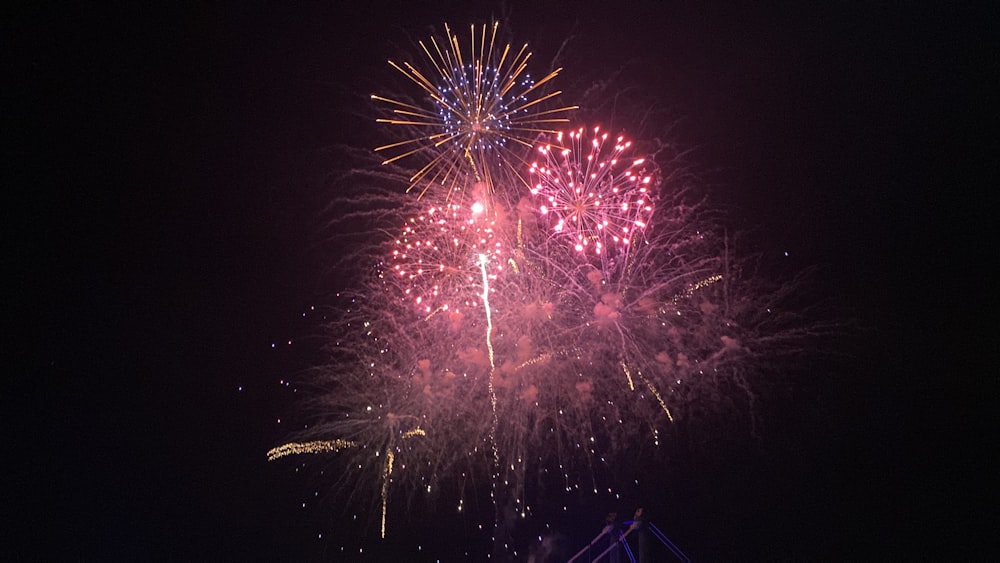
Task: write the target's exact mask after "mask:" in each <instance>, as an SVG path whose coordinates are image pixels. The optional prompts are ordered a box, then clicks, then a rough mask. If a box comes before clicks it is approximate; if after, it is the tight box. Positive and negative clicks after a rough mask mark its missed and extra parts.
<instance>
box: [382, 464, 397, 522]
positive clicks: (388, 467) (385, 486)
mask: <svg viewBox="0 0 1000 563" xmlns="http://www.w3.org/2000/svg"><path fill="white" fill-rule="evenodd" d="M395 459H396V457H395V456H394V455H393V454H392V449H390V448H386V449H385V470H384V471H383V472H382V539H385V510H386V505H388V504H389V476H390V475H392V462H393V461H394V460H395Z"/></svg>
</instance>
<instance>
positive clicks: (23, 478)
mask: <svg viewBox="0 0 1000 563" xmlns="http://www.w3.org/2000/svg"><path fill="white" fill-rule="evenodd" d="M465 4H466V3H464V2H434V3H423V2H412V3H408V4H407V5H406V7H405V8H404V7H397V6H395V5H394V4H391V3H385V2H375V3H373V4H371V5H370V6H368V7H362V6H356V5H351V6H349V7H343V8H341V7H336V6H332V5H327V6H316V5H309V6H308V7H302V6H298V7H286V6H283V5H280V4H270V3H254V4H249V5H247V4H215V5H209V6H201V5H196V4H195V5H172V6H169V7H166V6H162V5H158V6H154V7H135V6H131V5H122V6H118V7H103V8H95V7H91V6H72V5H71V6H40V5H36V4H27V5H15V6H8V7H5V8H4V9H3V10H4V12H3V34H2V35H3V40H2V41H3V55H2V57H3V59H2V60H3V75H4V77H3V84H4V86H3V87H2V89H0V91H2V99H3V109H2V115H0V119H2V128H3V132H4V133H3V136H4V145H5V148H4V163H3V171H2V174H3V177H2V178H3V187H4V189H5V195H6V198H5V203H4V205H3V209H4V211H3V215H4V220H3V223H4V231H5V232H6V235H5V236H4V241H3V249H4V252H3V265H4V268H3V270H4V278H5V280H6V282H5V284H4V286H5V287H6V290H5V292H4V293H5V298H4V299H3V302H4V303H5V307H4V309H5V313H6V314H5V315H4V317H6V318H5V323H4V325H5V326H6V327H7V328H6V329H5V330H4V335H3V338H2V344H0V352H2V355H3V360H4V375H3V377H2V387H0V390H2V391H0V401H2V404H0V406H2V411H0V417H2V419H0V420H2V433H3V434H2V435H3V449H4V455H3V459H4V461H3V463H2V465H0V467H2V470H0V472H2V473H0V474H2V476H3V479H2V480H3V494H2V501H0V504H2V505H3V510H0V514H2V515H3V518H4V521H3V522H2V531H0V534H2V535H0V540H2V541H0V558H2V559H5V560H24V561H32V560H83V561H107V560H306V559H324V558H327V559H329V558H334V557H335V555H336V554H338V553H339V551H338V550H339V547H340V545H344V542H346V543H347V544H349V545H355V544H357V543H358V542H359V540H357V539H356V538H350V536H351V535H352V534H353V533H354V532H353V530H352V528H351V526H352V524H351V523H350V522H332V521H329V520H326V519H325V515H327V514H328V513H329V512H330V511H329V510H327V509H325V508H323V507H316V508H314V507H312V506H310V507H309V508H308V509H305V510H303V509H302V508H301V501H302V499H303V498H304V497H306V496H307V495H308V494H309V493H310V491H312V490H313V489H314V488H316V485H315V483H314V482H313V481H310V479H311V478H310V477H304V476H301V475H297V474H296V473H295V472H294V471H293V464H285V465H268V464H267V463H266V461H265V458H264V452H266V451H267V449H268V448H270V447H272V446H274V445H276V444H278V443H280V442H281V440H282V438H283V437H284V436H285V433H286V432H287V431H288V429H286V428H285V426H282V424H285V425H286V426H287V424H288V422H287V420H288V419H286V422H284V423H279V422H278V419H280V418H282V417H292V418H294V405H295V402H294V399H295V396H296V391H295V389H296V387H295V386H294V385H289V386H286V385H284V384H283V382H284V381H289V380H291V381H292V382H295V381H296V380H297V379H298V378H300V377H301V376H302V370H303V369H305V368H306V367H308V366H310V365H314V364H315V363H316V362H318V361H320V359H321V358H320V357H319V355H318V354H317V352H316V339H315V338H312V337H314V336H315V335H316V334H317V333H318V327H319V325H320V321H321V319H318V318H316V315H315V314H314V313H313V310H312V309H310V308H311V307H317V308H318V309H320V310H322V308H323V306H324V305H326V304H329V301H330V295H331V294H332V292H334V291H336V290H337V289H339V287H338V284H340V283H341V280H339V279H338V277H337V274H336V272H333V271H330V268H329V264H330V263H331V262H332V258H333V255H334V254H336V252H337V250H336V248H335V247H331V245H329V244H326V243H324V238H323V237H324V235H323V223H324V221H325V220H326V218H328V216H325V215H324V214H323V213H322V210H323V208H324V207H325V205H326V203H327V202H328V201H329V197H330V182H329V180H328V177H329V175H330V173H331V172H333V171H334V170H336V168H337V166H338V163H337V162H336V161H335V159H334V158H333V157H332V156H330V155H331V154H334V152H333V151H331V150H330V149H331V147H334V146H336V145H338V144H341V143H343V144H348V145H352V146H359V147H364V146H374V144H375V143H377V142H378V140H379V137H378V130H377V129H376V128H375V127H374V126H373V124H372V123H371V114H370V111H369V108H368V107H367V105H366V104H367V103H368V102H367V101H366V97H367V94H369V93H370V92H372V91H377V90H379V88H380V82H379V80H380V79H381V78H382V77H386V76H389V74H388V72H387V66H386V64H385V59H386V58H387V57H388V56H393V55H396V54H397V53H398V52H400V50H404V49H405V50H412V47H411V43H409V42H410V40H411V38H424V37H426V36H427V35H429V34H430V32H431V28H432V26H433V27H434V28H435V29H440V26H441V23H442V22H445V21H447V22H450V23H451V24H453V26H454V27H455V28H457V29H459V30H465V29H466V27H467V24H468V23H469V22H471V21H475V22H479V23H482V22H484V21H487V20H488V19H489V18H490V17H502V16H507V22H506V27H507V28H508V29H509V30H510V31H511V32H512V33H513V34H514V37H515V38H516V39H517V40H518V41H528V42H530V44H531V45H532V48H533V50H534V52H535V56H536V58H537V60H536V63H537V66H535V67H533V68H536V70H538V71H540V70H541V69H542V68H544V67H545V66H547V64H548V61H550V60H552V58H553V57H555V55H556V52H557V50H558V49H559V47H560V45H561V44H562V42H563V40H564V39H566V38H568V37H573V38H574V39H573V41H571V42H570V43H569V45H570V46H571V47H572V51H570V52H569V53H568V54H566V58H565V60H564V61H563V62H564V64H565V65H566V66H567V68H566V70H565V71H564V74H563V76H562V77H561V78H560V79H561V80H563V79H565V81H564V82H561V83H560V86H561V87H563V89H566V90H567V92H568V95H567V96H566V99H567V101H571V98H572V96H571V95H570V94H571V92H569V84H572V82H573V80H574V79H573V78H572V77H573V76H574V74H576V75H577V76H579V77H594V76H600V75H601V74H602V73H605V72H606V73H613V72H615V71H618V70H620V69H628V71H629V73H630V74H629V77H630V79H631V80H632V81H633V82H634V83H636V84H640V85H641V86H642V87H643V89H644V91H645V93H646V95H647V96H650V95H651V96H652V97H653V98H655V99H656V101H657V103H659V104H662V107H664V108H667V109H668V110H669V113H670V115H672V116H675V117H676V118H677V119H676V120H675V121H672V123H673V124H674V126H675V129H674V132H675V134H676V137H677V142H678V143H680V144H682V145H686V146H690V147H694V148H695V152H694V153H693V154H694V156H693V158H694V160H695V161H697V162H698V163H700V164H701V165H702V166H704V167H705V168H706V170H710V173H708V174H706V177H707V178H709V179H710V182H709V183H710V184H711V186H710V190H711V192H712V195H713V198H714V200H715V201H717V202H719V203H720V204H722V205H724V206H725V207H727V208H728V209H730V210H731V214H730V219H729V220H730V223H731V224H732V226H733V227H734V228H738V229H746V230H748V231H750V232H751V233H752V237H751V240H752V241H753V245H754V249H755V250H758V251H760V252H763V253H764V254H765V255H767V256H772V257H778V256H781V257H782V258H783V257H784V253H785V252H788V254H789V256H788V257H787V259H786V261H785V262H784V263H783V265H782V266H780V268H781V269H784V270H786V271H793V270H796V269H800V268H805V267H809V266H817V267H818V268H819V272H820V273H819V275H818V286H819V287H818V288H817V292H816V294H817V295H820V296H822V298H823V300H824V302H825V303H827V304H828V305H831V306H832V310H833V311H834V312H835V313H836V315H837V316H838V318H842V319H848V320H849V321H850V322H849V323H847V326H849V327H850V330H849V331H848V333H849V334H848V336H847V337H845V338H842V339H840V340H838V341H837V346H838V347H839V348H838V349H837V350H836V352H838V353H837V354H836V357H837V359H836V360H832V361H830V362H829V363H828V364H825V365H821V366H817V369H816V370H815V371H814V372H812V373H809V374H805V375H803V376H800V377H799V379H798V380H797V382H796V384H795V385H793V386H791V387H788V388H784V389H781V390H779V391H776V392H775V393H774V395H773V397H772V398H771V400H769V401H767V402H766V405H765V412H764V414H765V415H766V419H765V424H766V426H767V429H768V432H767V433H766V435H765V437H764V438H763V439H762V441H760V442H757V443H750V444H745V445H742V446H740V447H736V448H732V447H731V444H732V441H731V440H728V439H726V440H720V443H724V444H726V445H725V446H721V445H720V446H719V447H718V448H717V449H716V450H713V449H712V448H701V449H699V450H697V451H694V452H691V457H690V459H687V460H684V459H682V460H680V461H677V462H676V463H675V466H673V467H672V468H671V469H670V478H669V479H664V480H663V481H664V482H663V483H660V485H662V486H661V488H660V489H657V491H658V492H651V491H647V494H648V497H647V499H646V500H647V501H648V500H653V502H652V503H648V502H647V504H651V505H652V506H650V510H651V513H652V518H653V521H654V522H657V523H658V524H659V525H660V526H661V528H663V529H664V531H665V532H666V533H667V534H668V535H669V536H671V538H672V539H673V540H674V541H675V542H676V543H678V544H679V545H680V546H681V547H682V548H683V549H684V550H685V551H686V552H687V553H688V554H689V555H690V556H692V557H693V558H695V559H702V560H719V559H722V560H727V559H728V560H732V559H743V560H755V559H819V560H824V559H835V558H841V557H848V558H851V559H877V558H893V559H895V558H900V559H901V558H905V557H911V556H916V557H919V558H931V557H941V556H943V557H948V558H952V557H954V558H965V557H970V556H971V557H974V558H979V557H984V558H989V556H993V557H995V556H996V555H997V553H996V541H995V538H994V535H995V530H996V524H997V509H996V506H997V502H996V501H997V495H996V490H995V487H994V486H992V485H988V484H987V483H988V481H980V480H979V477H980V476H982V475H990V474H995V473H996V471H995V465H993V464H992V463H987V459H988V457H991V456H992V455H993V454H992V452H993V451H994V450H995V445H994V446H990V445H989V444H991V443H994V444H995V438H994V436H995V434H993V433H992V432H991V428H990V425H988V424H987V423H988V422H992V420H993V419H994V418H995V417H993V416H989V415H987V410H986V408H985V406H986V404H987V402H988V399H989V398H990V397H991V396H995V391H994V392H989V391H988V389H989V388H992V387H991V386H990V385H989V381H990V380H992V379H994V378H993V376H992V375H991V374H993V373H995V372H996V368H995V366H991V367H989V368H982V367H980V362H981V361H982V360H984V359H988V358H990V357H992V358H993V359H995V356H996V351H997V346H996V344H995V339H994V338H992V337H991V336H992V335H991V333H994V332H995V330H990V327H992V326H993V325H994V324H995V322H989V323H988V324H987V319H989V321H993V320H994V319H993V318H992V317H993V314H992V313H994V312H995V311H996V298H995V296H994V295H993V293H992V291H990V290H991V289H992V288H990V285H991V284H990V280H991V278H992V272H993V270H994V269H995V264H996V258H995V255H996V251H995V248H993V247H992V246H990V245H989V243H988V240H987V239H988V236H987V235H988V231H987V230H986V228H987V226H989V225H991V224H992V223H987V217H989V216H990V215H991V214H992V213H991V212H992V211H993V209H994V205H993V201H994V199H995V198H993V196H992V193H991V192H992V190H993V187H994V186H993V184H994V183H995V180H994V179H995V178H996V172H997V170H996V168H997V167H996V164H995V159H996V154H997V151H996V149H997V142H996V137H995V136H994V135H993V134H992V133H991V131H992V130H993V129H994V128H995V127H994V126H995V124H996V111H995V109H994V108H991V107H989V106H988V105H987V100H988V99H989V97H990V96H989V93H990V91H991V90H995V84H993V85H990V84H989V82H988V81H987V80H980V76H983V77H988V76H993V77H994V78H995V76H996V73H995V72H989V69H990V67H992V66H994V65H993V63H992V59H993V58H994V57H995V53H993V52H992V51H991V50H988V49H986V48H985V45H986V44H987V41H988V40H989V38H990V29H989V26H990V22H995V21H997V19H996V16H997V14H996V13H995V11H994V10H993V9H981V10H971V9H963V10H959V9H953V8H945V7H938V8H918V7H913V6H911V7H908V8H905V9H904V8H896V9H890V8H877V7H869V6H861V5H858V6H856V5H841V4H834V5H831V6H827V7H823V8H812V7H810V8H807V7H804V6H798V5H795V4H793V5H789V6H772V7H754V8H742V9H730V8H725V9H723V8H719V7H716V6H712V5H699V6H681V7H669V6H661V5H660V4H659V3H656V2H634V3H633V2H619V3H600V4H601V6H600V7H592V8H588V7H585V5H584V7H581V5H580V4H578V3H570V2H565V3H564V2H533V3H519V2H516V3H512V4H510V5H509V6H507V7H501V6H500V5H496V6H493V7H487V8H483V9H479V10H472V9H470V8H468V7H467V6H465ZM428 5H432V6H434V7H428ZM571 65H576V68H573V66H571ZM637 69H639V70H637ZM987 315H988V316H987ZM289 340H291V341H292V344H289ZM272 344H274V347H272ZM683 453H684V451H683V450H679V454H678V457H681V454H683ZM310 502H311V501H310ZM632 508H633V507H632V506H631V505H628V506H623V507H620V511H621V512H622V513H623V515H627V514H625V513H630V512H631V510H632ZM606 510H607V508H606V507H603V506H587V505H584V506H581V507H578V510H577V512H576V513H575V514H574V518H569V519H567V518H563V519H562V520H558V518H557V520H554V521H555V522H556V523H557V524H556V525H557V527H558V528H559V529H560V531H561V532H562V533H563V534H564V537H565V542H566V545H568V546H569V547H568V548H567V549H569V550H570V553H572V552H575V551H576V549H577V548H578V547H580V546H582V545H583V544H585V543H586V541H588V540H589V539H590V537H591V536H592V535H593V533H596V531H597V529H599V523H600V521H601V520H602V518H603V515H604V512H606ZM446 524H447V522H445V521H443V523H442V524H441V526H438V528H440V529H436V528H435V526H434V525H431V526H429V527H430V528H431V529H432V530H434V531H435V532H436V533H437V534H438V537H437V538H436V539H435V538H433V537H426V536H425V537H421V536H420V535H417V534H414V533H412V532H410V531H408V530H403V531H400V532H399V533H398V535H396V536H395V537H393V538H392V539H391V540H390V541H389V542H386V543H385V544H380V543H379V542H376V541H373V540H365V541H364V542H362V543H364V545H366V546H369V551H368V552H367V553H368V556H369V557H370V558H372V560H376V559H377V558H378V557H390V554H396V555H394V556H395V557H403V558H417V557H421V556H429V557H435V556H441V557H443V558H444V559H445V560H456V559H459V560H460V559H462V558H463V557H462V555H461V554H460V553H459V552H458V551H454V550H456V549H459V548H456V547H455V545H459V544H462V540H461V539H457V540H452V539H448V540H447V541H445V540H443V539H441V538H450V536H448V533H449V532H448V530H447V526H446ZM324 532H325V537H326V538H327V539H321V538H319V537H318V534H320V533H324ZM344 537H347V539H346V540H345V539H344ZM331 538H335V539H331ZM352 542H353V543H352ZM448 542H451V544H452V545H450V546H449V543H448ZM418 544H420V545H423V546H424V548H423V549H424V550H423V551H420V552H417V551H416V550H415V547H414V546H415V545H418ZM449 549H451V550H452V551H449ZM380 550H382V551H380ZM435 550H437V551H436V552H435ZM400 554H401V555H400Z"/></svg>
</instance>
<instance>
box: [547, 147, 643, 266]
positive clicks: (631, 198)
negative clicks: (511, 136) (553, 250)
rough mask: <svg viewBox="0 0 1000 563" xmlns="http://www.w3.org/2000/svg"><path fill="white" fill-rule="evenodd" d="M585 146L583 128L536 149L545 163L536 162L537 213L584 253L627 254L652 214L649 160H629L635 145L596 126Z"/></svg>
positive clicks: (557, 232) (556, 231) (555, 231)
mask: <svg viewBox="0 0 1000 563" xmlns="http://www.w3.org/2000/svg"><path fill="white" fill-rule="evenodd" d="M593 133H594V135H593V137H592V138H591V139H590V140H589V141H584V129H583V128H581V129H578V130H576V131H571V132H569V134H568V135H566V136H568V137H569V142H568V146H565V147H564V146H562V144H563V142H564V141H563V139H564V134H563V133H562V132H560V133H558V134H557V135H556V140H555V144H549V143H547V144H542V145H539V146H538V147H537V150H538V152H539V153H540V154H541V155H542V157H543V159H544V160H543V162H540V163H539V162H533V163H532V164H531V166H530V167H529V168H528V172H529V173H530V174H531V185H532V187H531V193H532V195H534V196H535V197H536V198H537V201H538V212H539V213H540V214H541V215H543V216H544V217H545V218H547V219H548V221H549V222H550V225H551V229H552V231H553V233H555V234H556V235H559V236H563V237H565V238H567V239H569V240H570V242H571V243H572V244H573V248H574V249H575V250H576V251H577V252H579V253H582V254H594V255H601V254H607V253H613V252H615V251H616V250H620V251H627V250H628V247H629V245H631V244H632V243H634V242H635V238H636V237H637V236H638V235H639V234H640V233H641V231H642V230H643V229H645V228H646V225H647V223H648V221H649V217H650V216H651V215H652V213H653V201H652V188H653V177H652V175H651V174H650V173H648V169H650V168H652V167H651V166H649V165H648V164H647V162H646V159H644V158H635V159H630V158H627V157H625V156H623V155H624V153H625V152H626V151H628V149H629V148H630V147H631V146H632V142H631V141H628V140H626V139H625V138H624V137H623V136H618V137H616V138H615V139H613V141H612V142H608V134H607V133H601V131H600V129H599V128H597V127H595V128H594V130H593Z"/></svg>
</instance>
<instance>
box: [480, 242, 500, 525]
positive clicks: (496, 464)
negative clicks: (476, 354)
mask: <svg viewBox="0 0 1000 563" xmlns="http://www.w3.org/2000/svg"><path fill="white" fill-rule="evenodd" d="M487 260H488V257H487V256H486V255H485V254H480V255H479V271H480V272H482V274H483V309H484V310H485V311H486V351H487V353H488V355H489V358H490V375H489V378H488V379H487V386H488V387H489V391H490V408H491V409H492V410H493V421H492V423H491V424H490V447H491V448H492V449H493V470H494V471H495V472H497V474H496V475H495V476H494V478H493V479H492V487H493V495H492V496H493V508H494V509H495V510H494V514H495V517H494V518H495V520H494V522H493V526H494V528H495V527H496V526H497V525H498V524H499V522H500V512H499V511H500V505H499V504H497V495H496V486H497V485H496V483H497V479H499V477H500V475H499V468H500V452H499V451H498V450H497V425H498V424H499V421H498V420H497V393H496V388H495V387H494V386H493V375H494V372H496V363H495V362H494V359H493V337H492V333H493V316H492V314H493V312H492V310H491V309H490V278H489V276H488V275H486V262H487Z"/></svg>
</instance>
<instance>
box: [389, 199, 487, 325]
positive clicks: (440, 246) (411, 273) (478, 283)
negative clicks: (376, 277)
mask: <svg viewBox="0 0 1000 563" xmlns="http://www.w3.org/2000/svg"><path fill="white" fill-rule="evenodd" d="M503 248H504V244H503V243H502V242H501V237H500V236H499V234H498V229H497V222H496V219H495V218H492V217H490V214H489V213H488V212H487V210H486V208H485V206H484V205H483V204H482V203H481V202H479V201H475V202H471V203H468V202H466V203H465V204H462V203H456V202H452V203H443V204H433V205H429V206H427V207H426V208H425V209H424V210H423V211H422V212H420V213H419V214H417V215H416V216H414V217H411V218H410V219H409V220H407V221H406V223H405V224H404V225H403V228H402V232H401V233H400V235H399V236H398V237H397V238H396V239H395V240H394V241H393V243H392V249H391V251H390V256H389V265H390V266H389V272H388V274H387V275H386V276H385V279H387V280H391V281H390V283H393V284H394V285H397V286H398V287H399V288H400V291H401V292H402V294H403V295H404V296H405V298H406V299H407V300H410V301H412V303H413V304H414V305H415V306H416V308H417V311H418V312H419V313H420V314H422V315H433V314H435V313H437V312H440V311H452V312H459V311H460V309H461V308H462V307H477V306H480V305H481V302H482V268H483V267H486V268H487V271H488V276H489V278H490V279H491V280H493V279H496V277H497V276H498V275H499V274H500V273H501V272H502V271H503V261H502V260H501V259H500V256H501V255H502V253H503ZM484 260H485V263H484V262H483V261H484Z"/></svg>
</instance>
